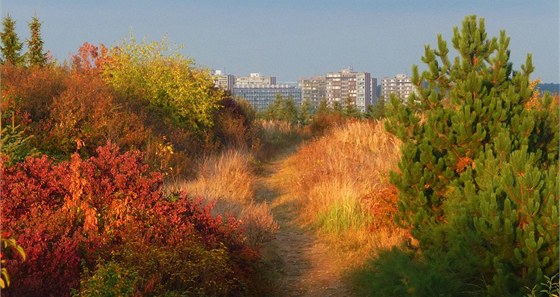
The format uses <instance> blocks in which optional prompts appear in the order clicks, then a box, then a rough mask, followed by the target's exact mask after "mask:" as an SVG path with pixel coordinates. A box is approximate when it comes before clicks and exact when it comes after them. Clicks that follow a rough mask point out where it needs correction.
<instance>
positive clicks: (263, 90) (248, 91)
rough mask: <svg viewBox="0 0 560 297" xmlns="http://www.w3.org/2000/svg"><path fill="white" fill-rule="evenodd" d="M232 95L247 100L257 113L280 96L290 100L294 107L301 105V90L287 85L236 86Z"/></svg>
mask: <svg viewBox="0 0 560 297" xmlns="http://www.w3.org/2000/svg"><path fill="white" fill-rule="evenodd" d="M233 93H234V94H235V96H237V97H242V98H244V99H245V100H247V101H248V102H249V103H250V104H251V105H252V106H253V107H254V108H255V110H257V111H264V110H266V108H267V107H268V105H269V104H270V103H271V102H272V101H274V99H276V96H278V95H280V96H282V97H283V98H291V99H293V100H294V102H295V103H296V105H300V104H301V89H300V88H298V87H296V86H292V85H288V84H261V85H258V84H246V85H238V84H236V85H235V86H234V88H233Z"/></svg>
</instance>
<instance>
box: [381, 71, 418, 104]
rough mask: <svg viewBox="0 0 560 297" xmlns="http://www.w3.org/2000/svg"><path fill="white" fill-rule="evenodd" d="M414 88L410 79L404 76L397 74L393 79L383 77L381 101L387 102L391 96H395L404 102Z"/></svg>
mask: <svg viewBox="0 0 560 297" xmlns="http://www.w3.org/2000/svg"><path fill="white" fill-rule="evenodd" d="M415 90H416V88H415V87H414V85H413V84H412V82H411V81H410V78H409V77H408V76H406V75H404V74H397V75H395V77H385V78H383V79H382V80H381V99H382V100H385V101H387V100H389V98H390V96H391V94H395V96H397V97H398V98H400V99H401V100H403V101H404V100H406V99H407V98H408V96H410V94H412V93H414V92H415Z"/></svg>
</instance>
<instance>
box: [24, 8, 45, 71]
mask: <svg viewBox="0 0 560 297" xmlns="http://www.w3.org/2000/svg"><path fill="white" fill-rule="evenodd" d="M29 31H30V38H29V39H27V49H28V52H27V61H28V63H29V65H30V66H39V67H43V66H45V64H46V63H47V54H46V53H45V52H43V39H42V38H41V22H40V21H39V18H37V16H34V17H33V18H32V19H31V22H30V23H29Z"/></svg>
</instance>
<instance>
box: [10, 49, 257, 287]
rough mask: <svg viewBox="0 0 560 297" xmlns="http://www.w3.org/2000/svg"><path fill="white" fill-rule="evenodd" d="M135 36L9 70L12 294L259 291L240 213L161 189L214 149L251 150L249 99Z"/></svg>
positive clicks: (254, 254) (190, 172) (254, 255)
mask: <svg viewBox="0 0 560 297" xmlns="http://www.w3.org/2000/svg"><path fill="white" fill-rule="evenodd" d="M125 45H126V42H125V43H123V44H121V45H120V47H112V48H107V47H105V46H104V45H99V46H95V45H92V44H89V43H85V44H84V45H83V46H82V47H81V48H80V49H79V50H78V52H77V54H75V55H74V56H73V57H72V58H71V61H70V63H69V64H67V65H56V64H54V63H51V64H48V65H45V66H44V67H29V68H25V67H20V66H13V65H10V64H6V65H2V67H1V69H0V71H1V73H0V74H1V76H2V114H1V128H2V152H1V153H0V160H1V162H2V168H1V170H2V172H1V176H2V178H1V191H2V218H1V223H2V231H3V232H7V234H10V236H12V237H10V240H11V238H13V239H15V240H17V244H18V246H21V247H22V248H23V250H25V254H26V261H23V262H22V261H21V257H3V258H2V261H3V262H2V263H3V264H2V267H3V269H4V268H6V270H5V271H6V272H9V276H10V280H11V282H10V286H9V287H8V288H6V289H3V290H2V294H3V295H6V296H71V295H79V296H92V295H111V294H112V295H114V296H133V295H134V296H139V295H142V296H161V295H164V294H171V295H185V294H187V295H203V296H204V295H206V296H208V295H211V296H240V295H247V294H250V292H252V290H253V289H252V285H251V284H252V282H251V281H250V280H251V279H252V278H253V277H254V276H255V275H256V272H255V267H256V266H255V265H256V263H257V262H258V261H259V258H260V256H259V253H258V252H257V251H256V249H255V247H254V246H253V245H251V244H249V242H248V236H247V235H246V231H245V227H244V226H242V225H241V222H240V221H238V220H236V219H235V218H233V217H232V216H229V215H215V211H213V207H214V206H213V205H212V204H209V203H207V202H206V201H207V200H204V199H202V198H203V197H191V196H188V195H187V194H186V192H173V193H169V192H166V193H164V192H163V191H162V185H163V182H164V180H165V179H171V178H176V177H178V176H181V177H183V178H188V177H192V176H196V172H194V168H195V167H194V166H193V165H194V164H195V163H196V160H197V159H199V158H201V157H202V156H203V155H204V154H208V153H215V152H219V151H220V150H221V149H223V148H225V147H232V146H240V147H243V148H247V147H248V144H249V143H250V142H251V139H250V138H251V133H250V129H251V125H252V118H251V117H250V110H248V109H246V108H244V107H243V106H242V105H239V104H238V103H237V102H236V101H235V100H232V99H229V98H227V96H225V94H222V92H221V91H218V90H216V89H214V88H213V84H212V81H211V79H210V78H209V75H208V73H207V72H206V71H205V70H203V69H198V68H196V67H195V66H194V64H193V61H192V60H190V59H186V58H183V57H181V56H179V55H175V54H174V55H168V54H167V53H164V52H159V51H160V50H163V49H164V47H165V45H163V44H161V43H150V44H147V43H140V44H136V43H131V44H129V46H128V47H127V46H125ZM133 55H137V56H138V57H144V58H145V59H141V60H135V61H131V60H130V59H129V58H130V57H132V56H133ZM145 74H146V75H145ZM148 74H149V75H148ZM129 79H130V80H129ZM128 83H130V85H127V84H128ZM181 86H184V87H181ZM129 91H130V92H129ZM199 103H200V104H199ZM187 190H188V189H187ZM14 242H15V241H14ZM4 263H5V265H4ZM2 271H3V272H4V270H2Z"/></svg>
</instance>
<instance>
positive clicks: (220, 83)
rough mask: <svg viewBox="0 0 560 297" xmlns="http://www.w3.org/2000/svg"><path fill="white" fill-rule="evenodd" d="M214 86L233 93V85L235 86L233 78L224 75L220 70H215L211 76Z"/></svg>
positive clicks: (230, 75)
mask: <svg viewBox="0 0 560 297" xmlns="http://www.w3.org/2000/svg"><path fill="white" fill-rule="evenodd" d="M212 80H213V81H214V86H216V87H218V88H221V89H223V90H226V91H230V92H233V85H234V84H235V76H234V75H232V74H224V73H222V71H221V70H215V71H214V74H213V75H212Z"/></svg>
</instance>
